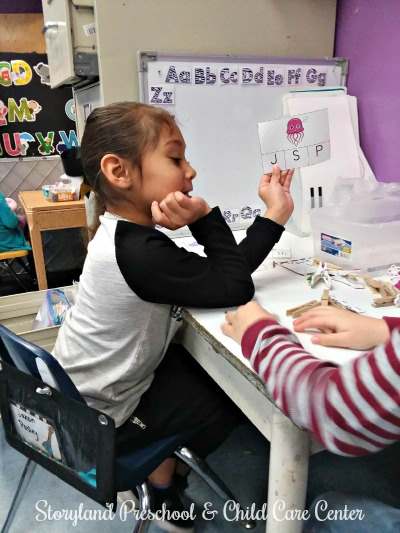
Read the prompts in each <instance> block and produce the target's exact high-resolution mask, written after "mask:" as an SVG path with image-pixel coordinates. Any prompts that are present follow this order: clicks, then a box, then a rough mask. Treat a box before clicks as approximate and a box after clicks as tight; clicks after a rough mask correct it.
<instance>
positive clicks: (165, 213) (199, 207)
mask: <svg viewBox="0 0 400 533" xmlns="http://www.w3.org/2000/svg"><path fill="white" fill-rule="evenodd" d="M210 211H211V209H210V207H209V205H208V204H207V202H206V201H205V200H204V199H203V198H200V197H199V196H193V197H192V196H186V195H185V194H183V193H182V192H180V191H176V192H171V193H169V194H168V195H167V196H166V197H165V198H164V199H163V200H162V201H161V202H160V203H158V202H156V201H154V202H153V203H152V204H151V214H152V216H153V220H154V222H155V223H156V224H159V225H160V226H163V227H164V228H167V229H171V230H175V229H178V228H182V227H183V226H186V225H187V224H193V222H196V220H198V219H199V218H202V217H204V216H205V215H208V213H209V212H210Z"/></svg>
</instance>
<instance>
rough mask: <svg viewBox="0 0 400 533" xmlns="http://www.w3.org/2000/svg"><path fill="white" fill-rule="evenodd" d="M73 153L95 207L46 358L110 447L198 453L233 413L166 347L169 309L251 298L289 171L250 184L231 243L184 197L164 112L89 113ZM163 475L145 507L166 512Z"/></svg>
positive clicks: (175, 323) (185, 173)
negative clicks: (182, 237)
mask: <svg viewBox="0 0 400 533" xmlns="http://www.w3.org/2000/svg"><path fill="white" fill-rule="evenodd" d="M81 155H82V164H83V169H84V172H85V176H86V179H87V181H88V182H89V184H90V185H91V186H92V188H93V189H94V190H95V192H96V193H97V194H98V195H99V196H100V200H101V201H102V202H103V203H104V204H105V206H106V212H105V214H104V215H103V216H102V217H101V224H100V227H99V229H98V230H97V232H96V235H95V237H94V238H93V240H92V241H91V242H90V243H89V247H88V255H87V258H86V261H85V264H84V268H83V273H82V276H81V278H80V283H79V290H78V295H77V299H76V304H75V305H74V307H73V308H72V309H71V310H70V311H69V313H68V315H67V317H66V319H65V321H64V323H63V326H62V327H61V329H60V332H59V335H58V339H57V342H56V345H55V348H54V354H55V356H56V357H57V359H58V360H59V361H60V363H61V364H62V365H63V367H64V368H65V370H66V371H67V372H68V374H69V375H70V377H71V379H72V380H73V381H74V383H75V385H76V386H77V387H78V389H79V390H80V392H81V394H82V395H83V396H84V398H85V400H86V401H87V403H88V404H89V405H90V406H92V407H95V408H96V409H99V410H100V411H103V412H105V413H107V414H108V415H110V416H111V417H112V418H113V419H114V420H115V424H116V426H117V447H118V452H122V451H128V450H133V449H135V448H142V447H145V446H147V445H149V444H150V443H152V442H154V441H157V440H158V439H161V438H163V437H167V436H169V435H175V434H178V433H179V434H182V435H183V436H182V439H183V440H182V444H187V445H188V446H190V447H191V448H192V449H193V450H194V451H195V452H196V453H197V454H199V455H200V456H203V457H204V456H206V455H207V454H209V453H210V452H211V451H213V450H214V449H215V448H216V447H217V446H218V445H219V444H220V443H221V442H222V441H223V440H224V439H225V438H226V437H227V435H228V434H229V433H230V431H231V430H232V428H233V427H234V425H235V424H236V417H235V415H234V411H233V409H232V408H231V406H230V404H229V403H228V402H227V399H226V397H225V396H224V395H223V394H222V393H221V392H220V391H218V390H217V387H216V386H215V384H214V383H213V382H211V381H210V380H209V379H208V377H207V376H206V375H204V374H203V373H202V372H201V370H200V368H199V367H198V366H197V365H196V364H194V363H193V361H192V360H191V357H190V356H189V355H188V354H187V353H186V352H185V350H184V349H183V348H182V347H180V346H178V345H177V344H174V343H172V344H171V341H172V339H173V338H174V335H175V332H176V331H177V329H178V327H179V325H180V324H181V312H180V309H179V307H180V306H199V307H223V306H235V305H239V304H242V303H245V302H246V301H248V300H249V299H250V298H251V297H252V296H253V293H254V286H253V282H252V279H251V273H252V272H253V271H254V270H255V269H256V268H257V267H258V265H259V264H260V263H261V262H262V261H263V260H264V258H265V257H266V256H267V254H268V253H269V252H270V250H271V249H272V247H273V246H274V244H275V243H276V242H277V241H278V240H279V238H280V236H281V234H282V232H283V229H284V228H283V224H285V223H286V221H287V220H288V218H289V216H290V214H291V212H292V210H293V202H292V199H291V196H290V183H291V179H292V175H293V173H292V172H291V171H289V172H282V173H281V172H280V171H279V169H278V168H274V172H273V173H272V175H265V176H263V177H262V178H261V183H260V187H259V196H260V197H261V199H262V200H263V201H264V202H265V204H266V205H267V210H266V213H265V214H264V216H258V217H257V218H256V219H255V221H254V223H253V224H252V226H250V228H249V229H248V230H247V237H246V238H245V239H244V240H243V241H242V242H241V243H240V244H239V245H237V244H236V242H235V239H234V237H233V235H232V233H231V231H230V229H229V227H228V226H227V224H226V223H225V221H224V219H223V217H222V215H221V212H220V211H219V209H218V208H213V209H211V208H210V207H209V206H208V204H207V203H206V201H205V200H204V199H202V198H199V197H196V196H192V195H191V192H192V189H193V180H194V178H195V176H196V172H195V170H194V169H193V168H192V167H191V165H190V163H189V162H188V161H187V160H186V158H185V141H184V139H183V137H182V134H181V132H180V130H179V128H178V126H177V125H176V123H175V121H174V119H173V117H172V116H171V115H170V114H169V113H168V112H166V111H165V110H163V109H160V108H155V107H152V106H147V105H144V104H137V103H128V102H126V103H116V104H111V105H108V106H105V107H103V108H98V109H95V110H94V111H93V112H92V113H91V114H90V116H89V117H88V120H87V123H86V128H85V132H84V135H83V139H82V145H81ZM216 179H217V177H216ZM155 224H159V225H161V226H164V227H166V228H169V229H177V228H180V227H182V226H185V225H188V226H189V228H190V231H191V232H192V234H193V236H194V237H195V239H196V240H197V241H198V242H199V244H201V245H203V246H204V251H205V254H206V257H201V256H199V255H197V254H195V253H190V252H187V251H186V250H184V249H182V248H179V247H178V246H176V245H175V243H174V242H173V241H172V240H171V239H169V238H168V237H167V236H166V235H165V234H164V233H162V232H161V231H159V230H158V229H156V228H155ZM189 431H191V432H192V434H191V436H190V437H189V436H186V437H185V436H184V434H185V433H186V434H187V433H188V432H189ZM174 471H175V461H174V460H173V459H167V460H165V461H164V462H163V463H162V464H161V465H160V466H159V467H158V468H157V469H156V470H155V471H154V472H153V473H152V474H151V475H150V481H151V484H152V486H153V496H154V502H155V503H154V505H155V507H159V506H160V505H162V503H165V502H167V501H168V502H169V503H168V505H169V507H170V508H171V510H173V509H175V510H178V511H179V510H180V509H181V503H180V501H179V498H178V495H177V493H176V491H175V488H174V486H173V484H172V482H173V475H174ZM164 525H165V524H164ZM165 527H166V528H168V531H190V530H191V528H192V524H191V522H190V521H189V520H186V521H183V520H180V519H177V520H176V521H173V523H169V524H167V525H165Z"/></svg>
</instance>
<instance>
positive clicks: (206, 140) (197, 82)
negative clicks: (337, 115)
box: [138, 52, 347, 234]
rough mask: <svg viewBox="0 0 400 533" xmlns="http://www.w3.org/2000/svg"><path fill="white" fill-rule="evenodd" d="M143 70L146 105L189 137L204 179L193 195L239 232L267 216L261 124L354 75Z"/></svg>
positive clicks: (304, 65)
mask: <svg viewBox="0 0 400 533" xmlns="http://www.w3.org/2000/svg"><path fill="white" fill-rule="evenodd" d="M138 64H139V81H140V100H141V101H142V102H145V103H150V104H154V105H158V106H160V107H164V108H165V109H167V110H168V111H169V112H170V113H172V114H173V115H174V116H175V117H176V120H177V123H178V125H179V127H180V128H181V130H182V133H183V136H184V138H185V141H186V145H187V148H186V157H187V159H188V161H190V163H191V165H192V166H193V167H194V168H195V169H196V171H197V177H196V179H195V180H194V182H193V186H194V191H193V194H195V195H198V196H203V197H204V198H205V199H206V200H207V201H208V203H209V204H210V206H215V205H218V206H219V207H220V208H221V211H222V213H223V215H224V217H225V219H226V221H227V222H228V224H229V225H230V226H231V227H232V229H241V228H245V227H247V226H248V225H249V224H250V223H251V222H252V220H253V219H254V217H255V216H256V215H257V214H260V213H261V212H262V211H263V208H264V206H263V203H262V202H261V200H260V199H259V198H258V195H257V187H258V182H259V179H260V176H261V175H262V173H263V170H262V161H261V153H260V144H259V139H258V130H257V124H258V123H259V122H265V121H266V120H272V119H276V118H279V117H281V116H282V97H283V95H284V94H286V93H288V92H291V91H292V90H296V89H297V90H298V89H299V88H301V87H304V88H307V89H316V90H318V89H326V87H330V86H335V87H337V86H342V85H344V84H345V81H346V72H347V61H346V60H344V59H339V58H333V59H291V58H267V57H265V58H260V57H233V56H198V57H196V56H193V55H190V56H189V55H187V56H185V55H182V54H180V55H168V54H161V53H156V52H141V53H139V61H138ZM183 233H184V232H183ZM183 233H182V234H183Z"/></svg>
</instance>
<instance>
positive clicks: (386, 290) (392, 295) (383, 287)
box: [364, 276, 400, 307]
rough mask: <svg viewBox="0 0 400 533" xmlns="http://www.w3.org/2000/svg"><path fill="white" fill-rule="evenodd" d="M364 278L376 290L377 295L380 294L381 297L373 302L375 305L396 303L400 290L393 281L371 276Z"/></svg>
mask: <svg viewBox="0 0 400 533" xmlns="http://www.w3.org/2000/svg"><path fill="white" fill-rule="evenodd" d="M364 280H365V283H366V284H367V285H368V287H370V288H371V289H373V290H374V293H375V295H376V294H379V295H380V298H375V300H374V301H373V302H372V305H373V306H374V307H387V306H390V305H395V300H396V298H397V297H398V295H399V294H400V292H399V291H398V290H397V289H396V288H395V287H393V285H392V284H391V283H388V282H385V281H380V280H378V279H374V278H371V277H370V276H364Z"/></svg>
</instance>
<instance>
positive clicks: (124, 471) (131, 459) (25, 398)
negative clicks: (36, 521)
mask: <svg viewBox="0 0 400 533" xmlns="http://www.w3.org/2000/svg"><path fill="white" fill-rule="evenodd" d="M0 407H1V413H2V418H3V422H4V429H5V435H6V440H7V442H8V443H9V444H10V445H11V446H12V447H13V448H15V449H17V450H18V451H20V452H21V453H22V454H24V455H25V456H27V457H28V460H27V462H26V465H25V468H24V470H23V472H22V475H21V478H20V481H19V485H18V488H17V491H16V493H15V495H14V498H13V500H12V503H11V507H10V509H9V512H8V515H7V518H6V521H5V523H4V525H3V528H2V530H1V533H6V532H7V531H8V529H9V527H10V525H11V522H12V519H13V516H14V513H15V510H16V507H17V501H18V497H19V494H20V491H21V488H22V486H23V484H24V480H25V479H26V478H29V477H30V476H31V475H32V473H33V470H34V468H35V467H36V464H40V465H41V466H43V467H44V468H46V469H47V470H49V471H50V472H52V473H53V474H55V475H56V476H58V477H59V478H61V479H63V480H64V481H66V482H67V483H69V484H70V485H72V486H74V487H75V488H77V489H78V490H80V491H81V492H83V493H84V494H86V495H87V496H89V497H91V498H92V499H94V500H95V501H97V502H99V503H101V504H102V505H103V506H109V505H112V506H113V509H114V510H115V509H116V499H117V498H116V495H117V492H118V491H128V490H129V491H131V490H136V494H137V497H138V502H139V511H144V512H140V513H139V516H145V514H146V513H145V511H149V510H150V505H151V501H150V492H149V489H148V485H147V481H146V480H147V477H148V475H149V474H150V473H151V472H152V471H153V470H154V469H155V468H156V467H157V466H159V465H160V464H161V463H162V461H163V460H164V459H166V458H167V457H170V456H171V455H173V454H175V455H176V456H177V457H178V458H179V459H180V460H181V461H183V462H184V463H186V464H187V465H188V466H190V467H191V468H192V469H193V470H194V471H195V472H197V473H198V474H199V475H200V476H201V477H202V478H203V479H204V481H205V482H206V483H207V484H208V485H209V486H210V487H211V488H212V489H213V490H214V491H215V492H216V493H217V494H218V495H219V496H220V497H221V498H223V499H225V500H234V501H236V498H235V497H234V496H233V494H232V493H231V492H230V490H229V489H228V488H227V487H226V485H225V484H224V483H223V482H222V481H221V480H220V479H219V477H218V476H217V475H216V474H215V473H214V472H213V471H212V470H211V469H210V468H209V467H208V465H207V463H206V462H205V461H203V460H202V459H201V458H199V457H197V456H196V455H195V454H194V453H193V452H191V451H190V450H189V449H188V448H187V447H186V446H185V445H184V443H185V442H187V440H188V438H189V437H190V434H189V433H182V434H179V435H173V436H171V437H168V438H164V439H161V440H159V441H157V442H154V443H152V444H151V445H150V446H147V447H146V448H144V449H141V450H137V451H134V452H132V453H129V454H126V455H117V454H116V453H115V445H114V441H115V427H114V421H113V420H112V419H111V418H110V417H108V416H107V415H105V414H104V413H101V412H100V411H97V410H95V409H92V408H90V407H89V406H88V405H87V404H86V403H85V401H84V400H83V398H82V396H81V395H80V393H79V391H78V390H77V388H76V387H75V385H74V383H73V382H72V380H71V379H70V378H69V376H68V374H67V373H66V372H65V371H64V369H63V368H62V367H61V365H60V364H59V363H58V361H57V360H56V359H55V358H54V357H53V356H52V355H51V354H50V353H49V352H47V351H46V350H44V349H42V348H40V347H39V346H36V345H34V344H32V343H30V342H28V341H26V340H25V339H23V338H22V337H19V336H18V335H16V334H15V333H13V332H12V331H10V330H9V329H7V328H6V327H4V326H2V325H0ZM21 420H22V421H21ZM26 420H28V421H29V420H31V422H30V423H31V424H32V425H31V426H29V422H26ZM43 424H44V426H43ZM23 426H26V427H25V429H24V427H23ZM21 427H22V429H21ZM35 427H36V428H38V430H37V434H39V429H40V428H42V429H43V427H44V428H45V429H46V430H47V431H48V435H47V437H48V438H47V440H45V441H43V442H41V443H40V444H35V443H33V442H32V439H31V438H30V433H29V432H28V431H36V430H35V429H32V428H35ZM18 428H19V429H18ZM27 428H28V429H27ZM42 429H41V430H42ZM50 434H51V435H50ZM53 434H54V435H53ZM35 442H36V441H35ZM51 443H53V444H51ZM148 524H149V521H148V520H146V519H139V520H138V521H137V522H136V524H135V528H134V532H135V533H142V532H143V531H145V530H146V529H147V526H148ZM242 526H243V527H245V528H246V529H252V528H253V527H255V523H254V522H251V521H247V522H242Z"/></svg>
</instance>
